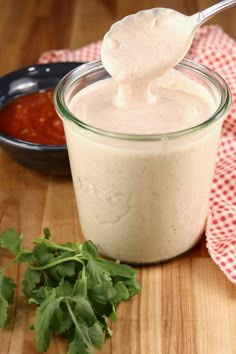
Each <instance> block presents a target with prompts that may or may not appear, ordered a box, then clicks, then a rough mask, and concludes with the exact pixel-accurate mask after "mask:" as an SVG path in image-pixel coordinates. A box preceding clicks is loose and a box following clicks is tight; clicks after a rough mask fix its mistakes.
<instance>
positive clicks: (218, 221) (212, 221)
mask: <svg viewBox="0 0 236 354" xmlns="http://www.w3.org/2000/svg"><path fill="white" fill-rule="evenodd" d="M100 46H101V41H98V42H96V43H93V44H90V45H88V46H86V47H83V48H80V49H78V50H52V51H49V52H45V53H43V54H42V55H41V56H40V58H39V63H48V62H59V61H82V62H83V61H91V60H95V59H98V58H99V57H100ZM187 57H188V58H190V59H193V60H195V61H197V62H200V63H202V64H205V65H207V66H208V67H210V68H212V69H214V70H215V71H217V72H218V73H219V74H221V75H222V77H224V79H225V80H226V81H227V82H228V84H229V86H230V88H231V91H232V95H233V107H232V109H231V111H230V113H229V115H228V116H227V118H226V119H225V121H224V124H223V131H222V137H221V142H220V146H219V151H218V158H217V165H216V170H215V174H214V180H213V186H212V191H211V197H210V205H209V213H208V219H207V226H206V238H207V247H208V250H209V253H210V255H211V257H212V259H213V260H214V262H215V263H216V264H217V265H218V266H219V267H220V269H221V270H222V271H223V272H224V273H225V275H226V276H227V277H228V279H229V280H230V281H232V282H233V283H235V284H236V68H235V65H236V42H235V41H234V40H233V39H232V38H230V37H229V36H228V35H227V34H225V33H224V32H223V31H222V29H221V28H220V27H218V26H203V27H202V28H200V29H199V30H198V32H197V33H196V35H195V38H194V41H193V44H192V47H191V48H190V50H189V53H188V54H187Z"/></svg>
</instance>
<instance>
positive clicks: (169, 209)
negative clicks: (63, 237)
mask: <svg viewBox="0 0 236 354" xmlns="http://www.w3.org/2000/svg"><path fill="white" fill-rule="evenodd" d="M176 69H177V70H179V71H182V72H183V73H184V74H185V75H187V76H189V77H190V78H191V80H194V81H196V82H198V83H199V84H200V85H202V86H204V87H205V89H207V90H208V92H209V93H210V95H211V96H212V97H213V99H214V100H215V102H216V106H217V109H216V111H215V112H214V114H213V115H212V116H211V117H209V118H208V119H207V120H205V121H204V122H203V123H201V124H199V125H198V126H195V127H192V128H189V129H185V130H182V131H178V132H174V133H167V134H155V135H131V134H120V133H114V132H110V131H104V130H101V129H98V128H96V127H94V126H91V125H88V124H86V123H84V122H83V121H82V118H81V119H80V117H75V116H73V114H72V113H71V112H70V110H69V108H68V106H69V104H70V102H71V99H72V98H73V97H74V95H75V94H76V93H77V92H78V91H80V90H82V89H83V88H85V87H87V86H88V85H91V84H93V83H94V82H96V81H98V80H103V79H106V78H109V75H108V73H107V72H106V71H105V70H104V68H103V66H102V64H101V62H100V61H95V62H92V63H88V64H85V65H82V66H80V67H78V68H76V69H75V70H73V71H72V72H70V73H69V74H67V75H66V76H65V77H64V78H63V79H62V80H61V81H60V83H59V84H58V87H57V89H56V92H55V107H56V110H57V112H58V114H59V116H60V117H61V118H62V120H63V122H64V128H65V134H66V140H67V146H68V152H69V158H70V164H71V172H72V177H73V184H74V190H75V195H76V201H77V206H78V211H79V218H80V223H81V228H82V232H83V235H84V237H85V238H86V239H90V240H92V241H93V242H94V243H95V244H96V245H97V246H98V248H99V250H100V252H101V253H102V254H103V255H104V256H107V257H109V258H112V259H119V260H120V261H122V262H127V263H133V264H149V263H158V262H163V261H166V260H169V259H172V258H174V257H176V256H178V255H181V254H183V253H185V252H186V251H188V250H189V249H190V248H192V247H193V246H194V245H195V244H196V243H197V242H198V241H199V239H200V237H201V235H202V233H203V232H204V227H205V222H206V218H207V212H208V202H209V196H210V190H211V183H212V179H213V173H214V167H215V161H216V155H217V148H218V144H219V139H220V134H221V127H222V123H223V120H224V117H225V116H226V113H227V112H228V110H229V107H230V103H231V95H230V90H229V87H228V85H227V84H226V82H225V81H224V80H223V79H222V78H221V77H220V76H219V75H218V74H217V73H215V72H214V71H212V70H210V69H208V68H206V67H205V66H203V65H200V64H198V63H195V62H192V61H189V60H183V61H182V62H181V63H180V64H179V65H177V67H176Z"/></svg>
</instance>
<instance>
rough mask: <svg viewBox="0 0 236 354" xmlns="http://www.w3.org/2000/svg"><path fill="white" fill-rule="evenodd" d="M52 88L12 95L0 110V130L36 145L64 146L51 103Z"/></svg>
mask: <svg viewBox="0 0 236 354" xmlns="http://www.w3.org/2000/svg"><path fill="white" fill-rule="evenodd" d="M53 93H54V90H47V91H42V92H35V93H31V94H29V95H25V96H21V97H18V98H16V99H15V100H14V101H12V102H10V103H9V104H7V105H6V106H5V107H4V108H3V109H2V110H1V111H0V132H2V133H4V134H7V135H9V136H11V137H13V138H16V139H21V140H24V141H28V142H31V143H36V144H47V145H64V144H65V143H66V140H65V134H64V129H63V124H62V121H61V119H60V118H59V117H58V115H57V113H56V111H55V108H54V104H53Z"/></svg>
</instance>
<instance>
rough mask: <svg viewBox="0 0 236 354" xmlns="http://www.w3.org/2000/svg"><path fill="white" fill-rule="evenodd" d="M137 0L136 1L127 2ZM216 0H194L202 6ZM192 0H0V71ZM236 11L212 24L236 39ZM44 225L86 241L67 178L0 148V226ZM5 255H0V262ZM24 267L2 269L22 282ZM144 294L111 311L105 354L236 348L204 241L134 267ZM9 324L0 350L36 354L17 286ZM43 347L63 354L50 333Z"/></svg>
mask: <svg viewBox="0 0 236 354" xmlns="http://www.w3.org/2000/svg"><path fill="white" fill-rule="evenodd" d="M134 3H135V4H134ZM212 3H213V1H205V2H204V1H201V2H200V7H201V8H203V7H204V6H205V5H209V4H212ZM198 4H199V1H198V2H197V1H192V0H189V1H166V0H165V1H164V0H163V1H148V0H146V1H141V0H140V1H138V0H136V1H132V0H129V1H128V0H125V1H124V0H123V1H122V0H120V1H112V0H111V1H109V0H107V1H105V0H100V1H99V0H86V1H84V0H67V1H60V0H40V1H36V0H35V1H34V0H24V1H18V0H8V1H6V0H0V43H1V47H0V48H1V59H0V63H1V65H0V75H3V74H5V73H7V72H9V71H12V70H15V69H18V68H20V67H23V66H26V65H31V64H33V63H35V62H36V61H37V58H38V56H39V55H40V54H41V53H42V52H43V51H45V50H50V49H53V48H66V47H70V48H77V47H80V46H82V45H85V44H87V43H89V42H92V41H95V40H98V39H100V38H102V36H103V34H104V33H105V32H106V31H107V29H108V28H109V26H110V25H111V23H113V22H114V21H116V20H118V19H119V18H121V17H123V16H124V15H126V14H128V13H132V12H136V11H137V10H140V9H142V8H149V7H155V6H165V7H174V8H176V9H177V10H180V11H184V12H185V13H193V12H195V11H197V10H198ZM235 18H236V8H234V9H231V10H229V11H227V13H225V14H222V15H219V16H218V17H217V19H214V20H213V21H215V22H218V23H220V24H221V25H222V26H223V27H224V29H225V30H226V31H227V32H228V33H229V34H230V35H231V36H233V37H234V38H236V28H235ZM46 226H49V227H50V229H51V232H52V235H53V238H54V239H55V240H56V241H58V242H63V241H65V240H71V241H75V240H77V239H78V238H79V239H80V240H83V238H82V235H81V231H80V226H79V222H78V217H77V210H76V205H75V199H74V192H73V187H72V181H71V179H70V178H55V177H49V176H45V175H41V174H39V173H37V172H34V171H32V170H30V169H27V168H24V167H22V166H20V165H18V164H17V163H15V162H13V161H12V160H10V159H9V158H8V157H7V156H6V155H5V154H4V152H3V151H1V150H0V232H2V231H3V230H5V229H7V228H8V227H16V228H17V229H18V231H21V232H24V234H25V244H26V245H27V246H28V247H31V239H32V238H33V237H36V236H40V235H42V229H43V228H44V227H46ZM10 258H11V255H10V254H9V253H7V252H5V251H3V250H1V251H0V267H2V266H3V265H4V264H5V263H6V262H8V261H9V260H10ZM23 273H24V267H22V266H21V267H15V268H13V269H12V270H11V272H10V273H9V275H11V276H13V277H15V279H16V281H17V284H18V285H19V284H20V282H21V280H22V278H23ZM139 279H140V282H141V285H142V291H141V294H140V295H139V296H136V297H135V298H133V299H132V300H131V301H129V302H127V303H123V304H121V305H120V307H119V309H118V318H119V320H118V322H117V323H116V324H115V325H114V326H113V328H114V336H113V338H112V339H110V340H107V342H106V344H105V346H104V349H103V351H102V352H103V353H104V354H235V353H236V302H235V301H236V289H235V287H234V286H233V285H232V284H231V283H230V282H229V281H228V280H227V279H226V277H225V276H224V274H223V273H222V272H221V271H220V270H219V268H218V267H217V266H216V265H215V264H214V263H213V262H212V260H211V258H210V257H209V255H208V252H207V250H206V246H205V239H204V238H203V239H202V241H201V242H200V243H199V244H198V245H197V246H196V247H195V249H194V250H192V251H191V252H189V253H188V254H186V255H185V256H184V257H182V258H179V259H178V260H175V261H172V262H169V263H166V264H163V265H159V266H151V267H143V268H140V270H139ZM10 316H11V322H10V325H9V327H8V328H7V329H6V330H0V353H1V354H36V353H38V351H37V349H36V347H35V342H34V333H33V332H32V331H30V330H29V326H30V325H31V324H32V321H33V310H32V309H31V308H30V306H29V305H27V303H26V299H25V297H24V296H23V295H22V294H21V292H20V291H19V290H18V291H17V294H16V301H15V305H14V306H12V307H11V311H10ZM48 353H50V354H52V353H54V354H64V353H66V343H65V342H64V341H63V340H61V339H58V338H53V340H52V344H51V347H50V349H49V350H48Z"/></svg>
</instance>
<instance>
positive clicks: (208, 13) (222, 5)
mask: <svg viewBox="0 0 236 354" xmlns="http://www.w3.org/2000/svg"><path fill="white" fill-rule="evenodd" d="M234 5H236V0H223V1H220V2H218V3H217V4H215V5H212V6H210V7H208V8H206V9H204V10H201V11H199V12H197V13H196V14H194V15H192V16H190V17H191V18H195V20H196V29H197V28H198V27H199V26H201V25H202V24H203V23H205V22H206V21H208V20H209V19H210V18H212V17H213V16H215V15H217V14H218V13H219V12H221V11H223V10H226V9H228V8H229V7H232V6H234Z"/></svg>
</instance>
